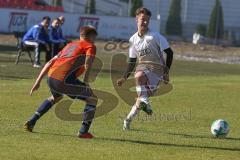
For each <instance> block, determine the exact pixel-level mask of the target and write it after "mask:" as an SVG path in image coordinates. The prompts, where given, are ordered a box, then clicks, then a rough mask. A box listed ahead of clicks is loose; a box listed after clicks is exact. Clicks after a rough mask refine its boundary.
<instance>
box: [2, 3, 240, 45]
mask: <svg viewBox="0 0 240 160" xmlns="http://www.w3.org/2000/svg"><path fill="white" fill-rule="evenodd" d="M90 1H91V2H90ZM139 1H141V2H142V5H143V6H144V7H147V8H149V9H150V10H151V11H152V15H153V16H152V18H153V19H155V20H156V19H157V20H158V21H159V26H160V27H159V30H160V32H161V33H162V34H166V33H167V32H166V26H167V25H166V24H167V21H168V18H169V13H170V8H171V5H172V3H173V2H177V1H179V3H180V11H179V13H180V18H181V34H180V35H176V37H180V39H181V40H189V41H190V40H191V39H192V35H193V33H195V32H196V30H197V29H198V28H201V27H202V29H203V30H204V29H205V30H208V27H209V21H210V17H211V13H212V10H213V8H214V5H215V4H216V1H219V2H220V3H221V6H222V12H223V22H224V23H223V24H224V37H223V39H224V40H228V41H232V42H237V41H238V42H239V41H240V23H239V21H240V10H239V7H240V1H237V0H201V1H199V0H24V3H23V0H0V7H1V8H7V7H9V8H14V7H15V8H18V9H28V10H41V11H42V10H44V11H51V12H65V13H73V14H86V13H93V14H95V15H101V16H102V15H103V16H120V17H128V16H130V15H131V13H130V12H131V9H132V7H133V6H134V3H136V2H139ZM89 2H90V3H94V5H93V6H92V7H94V12H86V7H89V6H87V3H89ZM175 7H176V6H175ZM173 8H174V7H173ZM219 16H220V15H219V14H217V17H216V19H220V18H219ZM219 25H220V24H219V23H218V21H217V27H218V26H219ZM172 27H173V30H174V29H175V30H177V29H179V28H177V27H179V25H176V26H172ZM174 27H175V28H174ZM216 34H217V32H216Z"/></svg>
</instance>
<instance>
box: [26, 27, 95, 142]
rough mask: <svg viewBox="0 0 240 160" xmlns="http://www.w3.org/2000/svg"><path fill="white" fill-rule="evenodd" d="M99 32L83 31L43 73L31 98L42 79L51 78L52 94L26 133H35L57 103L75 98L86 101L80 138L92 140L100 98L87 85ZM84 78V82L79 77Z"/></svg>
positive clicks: (36, 113)
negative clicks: (66, 97) (90, 131)
mask: <svg viewBox="0 0 240 160" xmlns="http://www.w3.org/2000/svg"><path fill="white" fill-rule="evenodd" d="M96 36H97V31H96V29H95V28H93V27H90V26H84V27H82V28H81V30H80V40H78V41H75V42H71V43H69V44H68V45H67V46H66V47H64V48H63V50H62V51H60V52H59V54H58V55H57V56H55V57H53V58H52V59H51V60H50V61H49V62H48V63H47V64H46V65H45V66H44V68H43V69H42V71H41V72H40V74H39V76H38V78H37V80H36V82H35V84H34V85H33V87H32V89H31V91H30V95H32V93H33V92H34V91H36V90H37V89H38V88H39V87H40V83H41V80H42V79H43V77H44V76H45V75H47V76H48V86H49V88H50V91H51V93H52V95H51V96H50V97H49V98H48V99H46V100H45V101H44V102H43V103H42V104H41V105H40V107H39V108H38V109H37V111H36V112H35V114H34V115H33V116H32V117H31V118H30V119H29V120H28V121H27V122H26V123H25V124H24V128H25V129H26V130H27V131H30V132H32V130H33V128H34V126H35V124H36V122H37V120H38V119H39V118H40V117H41V116H43V115H44V114H45V113H46V112H47V111H48V110H49V109H50V108H51V107H52V106H53V105H54V104H55V103H57V102H58V101H60V100H61V99H62V98H63V95H68V96H69V97H71V98H73V99H80V100H84V101H85V102H86V106H85V108H84V113H83V122H82V127H81V129H80V131H79V133H78V137H79V138H92V137H93V136H92V134H91V133H89V132H88V131H89V128H90V126H91V123H92V120H93V118H94V113H95V110H96V105H97V97H96V96H95V95H94V94H93V92H92V90H91V88H90V87H89V85H88V80H89V73H90V70H91V67H92V64H93V61H94V58H95V55H96V46H95V45H94V41H95V38H96ZM81 74H84V75H83V81H80V80H79V79H78V76H80V75H81Z"/></svg>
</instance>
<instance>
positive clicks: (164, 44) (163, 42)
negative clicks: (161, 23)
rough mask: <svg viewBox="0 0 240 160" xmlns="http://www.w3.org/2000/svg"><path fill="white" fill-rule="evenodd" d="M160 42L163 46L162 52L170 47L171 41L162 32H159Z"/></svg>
mask: <svg viewBox="0 0 240 160" xmlns="http://www.w3.org/2000/svg"><path fill="white" fill-rule="evenodd" d="M158 44H159V46H160V48H161V52H163V51H164V50H165V49H167V48H169V43H168V41H167V39H166V38H165V37H163V36H162V35H161V34H158Z"/></svg>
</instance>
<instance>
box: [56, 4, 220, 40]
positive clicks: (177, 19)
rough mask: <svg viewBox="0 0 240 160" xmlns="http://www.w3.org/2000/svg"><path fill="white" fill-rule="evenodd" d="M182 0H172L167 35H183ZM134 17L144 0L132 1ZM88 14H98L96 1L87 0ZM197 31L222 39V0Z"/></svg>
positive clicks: (86, 10)
mask: <svg viewBox="0 0 240 160" xmlns="http://www.w3.org/2000/svg"><path fill="white" fill-rule="evenodd" d="M121 1H122V2H125V3H129V0H121ZM181 3H182V2H181V0H171V4H170V9H169V14H168V18H167V22H166V30H165V32H166V34H167V35H175V36H181V35H182V20H181ZM52 4H53V5H56V6H62V0H53V1H52ZM131 4H132V5H131V12H130V15H131V16H132V17H134V16H135V11H136V9H137V8H139V7H142V6H143V1H142V0H132V1H131ZM85 13H86V14H96V1H95V0H87V1H86V6H85ZM196 32H197V33H199V34H201V35H203V36H206V37H208V38H212V39H222V38H223V36H224V20H223V9H222V5H221V2H220V0H216V2H215V6H214V7H213V10H212V12H211V17H210V20H209V24H208V26H206V25H204V24H199V25H197V26H196Z"/></svg>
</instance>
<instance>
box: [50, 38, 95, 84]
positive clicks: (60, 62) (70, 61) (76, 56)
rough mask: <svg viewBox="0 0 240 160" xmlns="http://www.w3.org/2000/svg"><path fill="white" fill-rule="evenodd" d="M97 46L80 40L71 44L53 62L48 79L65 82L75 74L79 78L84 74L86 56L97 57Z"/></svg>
mask: <svg viewBox="0 0 240 160" xmlns="http://www.w3.org/2000/svg"><path fill="white" fill-rule="evenodd" d="M95 55H96V46H95V45H94V44H93V43H92V42H89V41H87V40H80V41H75V42H71V43H69V44H68V45H67V46H65V47H64V48H63V50H62V51H61V52H59V54H58V58H57V59H56V60H55V61H54V62H53V64H52V65H51V67H50V69H49V71H48V77H51V78H54V79H57V80H60V81H64V80H65V79H66V78H68V76H70V75H72V74H74V77H75V78H77V77H78V76H80V75H81V74H82V73H84V71H85V68H84V64H85V58H86V56H95Z"/></svg>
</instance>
